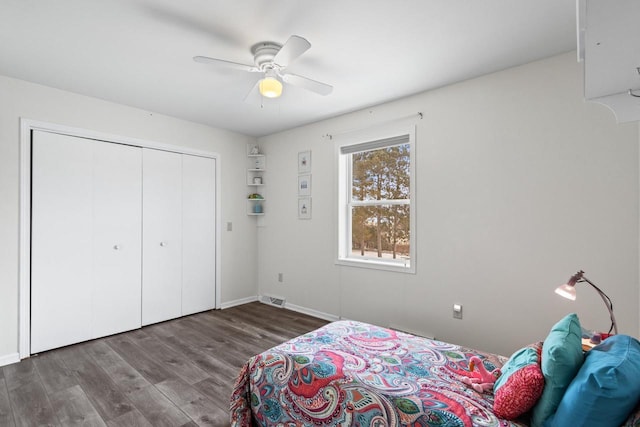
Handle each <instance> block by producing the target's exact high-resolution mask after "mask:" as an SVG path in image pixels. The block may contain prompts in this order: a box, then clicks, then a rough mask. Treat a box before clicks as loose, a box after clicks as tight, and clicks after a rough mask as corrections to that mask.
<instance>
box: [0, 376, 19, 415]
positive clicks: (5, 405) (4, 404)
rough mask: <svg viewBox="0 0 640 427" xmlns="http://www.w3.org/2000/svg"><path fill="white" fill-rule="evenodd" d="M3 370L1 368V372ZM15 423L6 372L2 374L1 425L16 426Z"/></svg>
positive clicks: (0, 388)
mask: <svg viewBox="0 0 640 427" xmlns="http://www.w3.org/2000/svg"><path fill="white" fill-rule="evenodd" d="M1 371H2V369H0V373H2V372H1ZM15 425H16V424H15V422H14V420H13V412H12V411H11V403H10V402H9V390H7V383H6V381H5V379H4V374H2V376H0V426H6V427H14V426H15Z"/></svg>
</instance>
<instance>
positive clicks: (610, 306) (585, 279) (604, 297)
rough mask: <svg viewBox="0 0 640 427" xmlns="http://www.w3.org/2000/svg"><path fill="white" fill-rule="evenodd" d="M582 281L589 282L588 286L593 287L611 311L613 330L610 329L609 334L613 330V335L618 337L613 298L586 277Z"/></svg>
mask: <svg viewBox="0 0 640 427" xmlns="http://www.w3.org/2000/svg"><path fill="white" fill-rule="evenodd" d="M582 281H584V282H587V283H588V284H590V285H591V286H593V289H595V290H596V291H598V295H600V298H602V301H604V305H606V306H607V310H609V317H610V318H611V328H609V332H611V329H613V333H614V334H616V335H618V324H617V323H616V316H614V315H613V303H612V302H611V298H609V297H608V296H607V294H605V293H604V292H602V289H600V288H599V287H597V286H596V285H595V284H594V283H593V282H592V281H591V280H589V279H587V278H586V277H584V276H582Z"/></svg>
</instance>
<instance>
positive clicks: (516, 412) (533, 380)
mask: <svg viewBox="0 0 640 427" xmlns="http://www.w3.org/2000/svg"><path fill="white" fill-rule="evenodd" d="M541 350H542V342H540V343H536V344H532V345H529V346H527V347H524V348H522V349H520V350H518V351H517V352H515V353H514V354H513V355H512V356H511V357H510V358H509V360H508V361H507V363H505V364H504V366H503V367H502V369H501V370H502V376H501V377H500V378H498V381H496V385H495V387H494V400H493V412H494V413H495V414H496V415H497V416H498V417H500V418H504V419H507V420H513V419H516V418H518V417H519V416H520V415H522V414H524V413H525V412H527V411H528V410H530V409H531V408H533V406H534V405H535V404H536V402H537V401H538V399H540V396H541V395H542V390H543V389H544V375H543V374H542V369H541V367H540V352H541Z"/></svg>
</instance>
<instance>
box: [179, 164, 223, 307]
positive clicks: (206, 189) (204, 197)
mask: <svg viewBox="0 0 640 427" xmlns="http://www.w3.org/2000/svg"><path fill="white" fill-rule="evenodd" d="M182 162H183V163H182V165H183V166H182V170H183V175H182V177H183V181H182V203H183V205H182V212H183V217H182V233H183V234H182V242H183V243H182V244H183V249H182V315H183V316H184V315H187V314H192V313H197V312H199V311H204V310H210V309H212V308H215V303H216V301H215V286H216V245H215V242H216V228H215V224H216V161H215V159H210V158H205V157H196V156H189V155H183V156H182Z"/></svg>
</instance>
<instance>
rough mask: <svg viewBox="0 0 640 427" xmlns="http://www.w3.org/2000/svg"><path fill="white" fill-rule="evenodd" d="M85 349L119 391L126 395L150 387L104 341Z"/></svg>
mask: <svg viewBox="0 0 640 427" xmlns="http://www.w3.org/2000/svg"><path fill="white" fill-rule="evenodd" d="M86 349H87V353H88V354H89V355H90V356H91V357H92V358H93V359H94V360H95V361H96V363H98V364H99V365H100V367H101V368H102V369H103V370H104V371H105V372H106V373H107V375H109V377H110V378H111V380H112V381H113V382H114V383H115V385H116V386H117V387H118V389H119V390H120V391H122V392H124V393H128V392H131V391H135V390H141V389H143V388H145V387H148V386H149V385H151V383H150V382H149V381H147V380H146V379H145V378H144V377H143V376H142V374H140V372H138V371H137V370H136V369H134V368H133V367H132V366H131V365H129V364H128V363H127V362H126V361H125V360H124V359H123V358H122V357H121V356H120V355H119V354H118V353H116V352H115V351H114V350H113V349H112V348H111V347H109V345H108V344H107V343H106V342H105V341H104V340H96V341H93V342H92V343H91V344H90V345H88V346H87V347H86Z"/></svg>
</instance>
